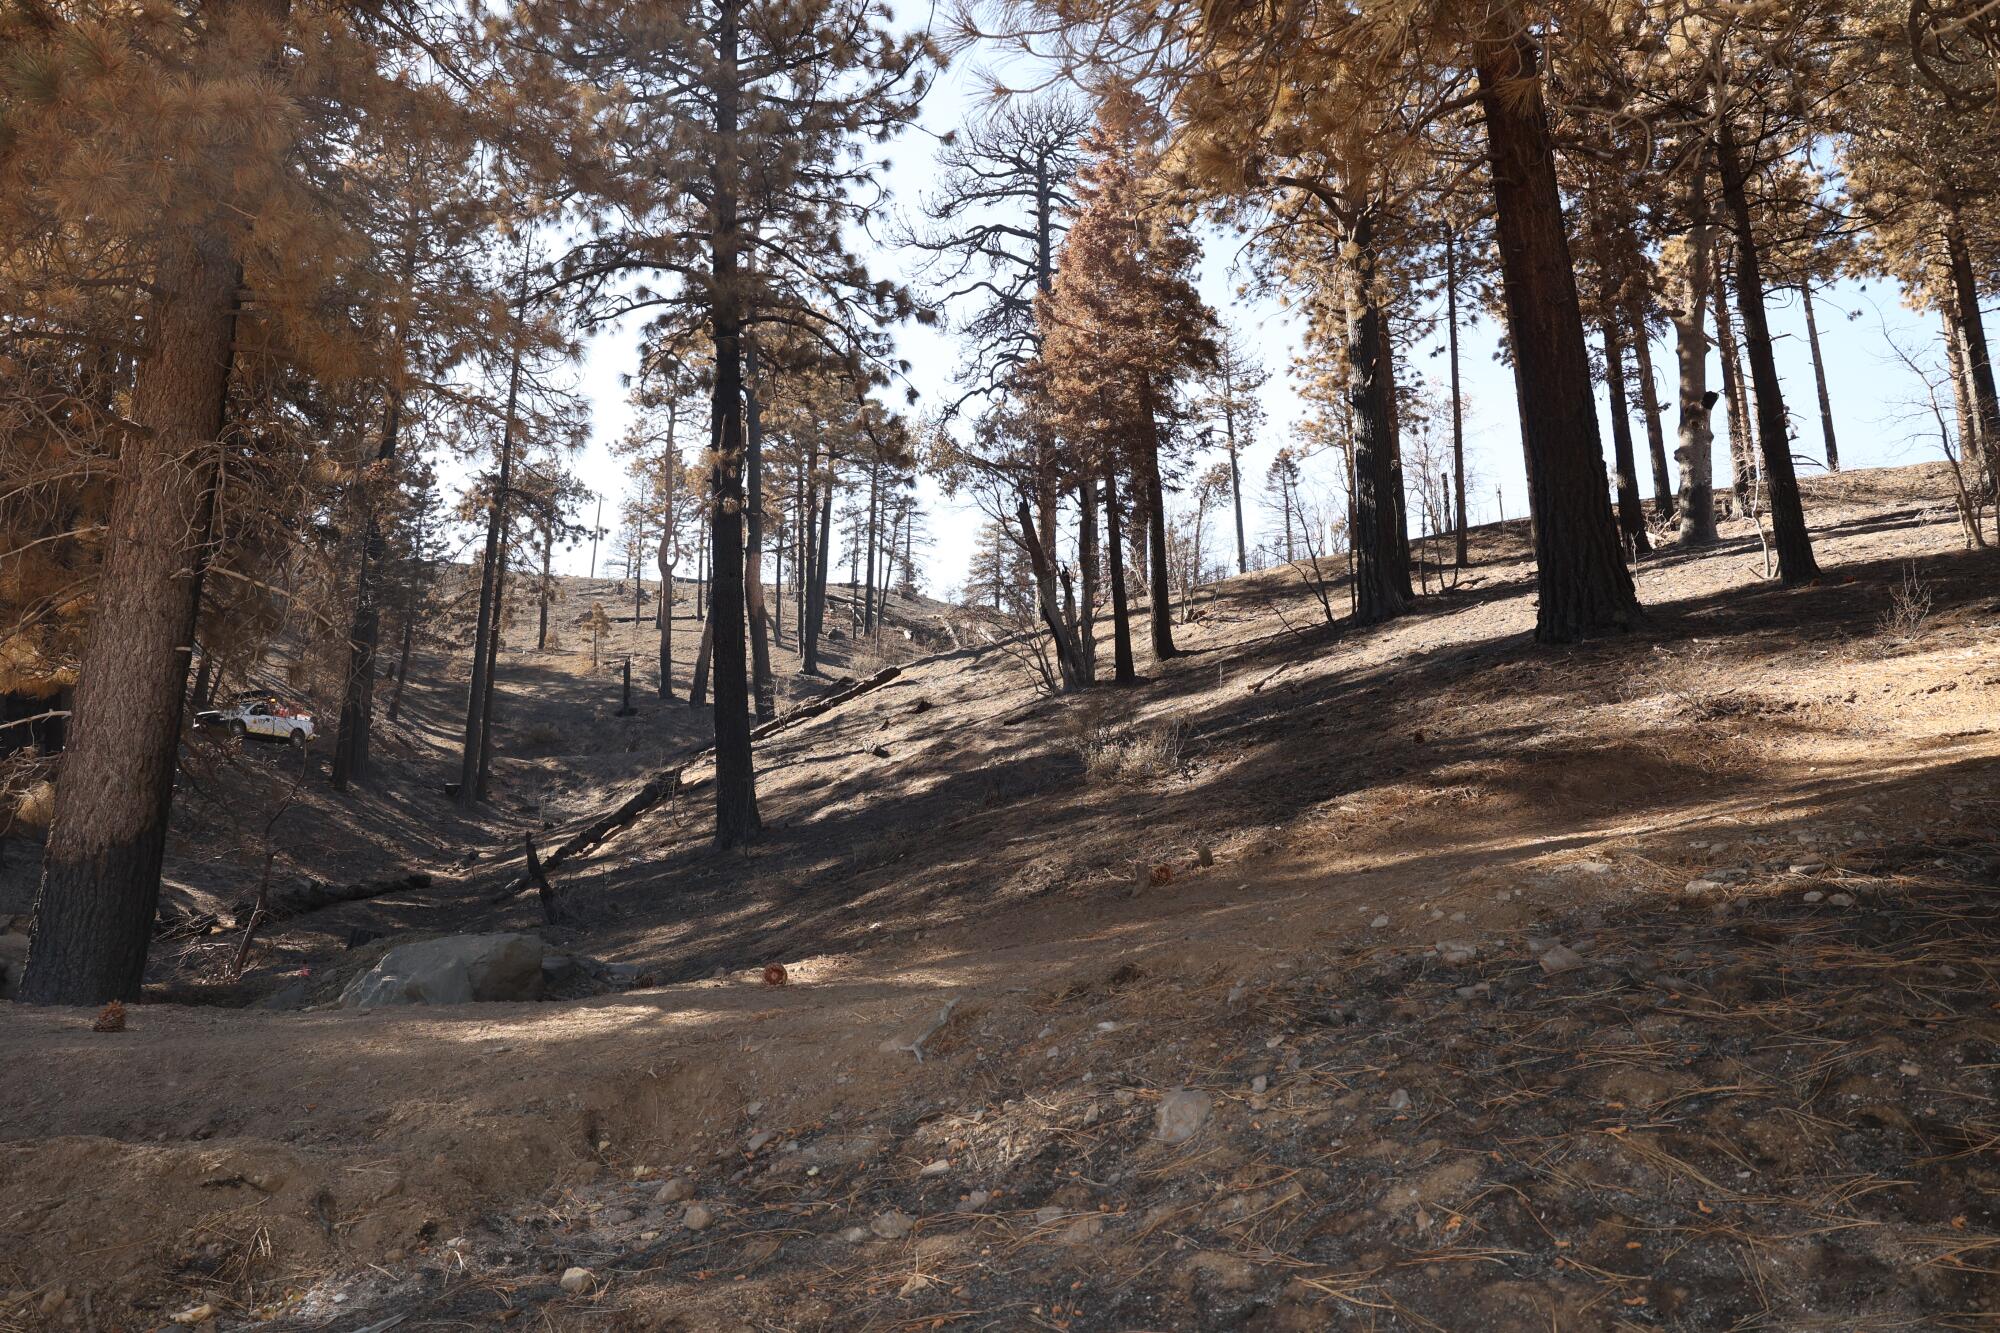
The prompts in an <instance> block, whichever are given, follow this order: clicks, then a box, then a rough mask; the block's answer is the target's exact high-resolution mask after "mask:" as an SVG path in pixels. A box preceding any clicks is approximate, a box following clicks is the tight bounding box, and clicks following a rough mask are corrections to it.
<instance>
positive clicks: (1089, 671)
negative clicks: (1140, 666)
mask: <svg viewBox="0 0 2000 1333" xmlns="http://www.w3.org/2000/svg"><path fill="white" fill-rule="evenodd" d="M1076 563H1077V575H1078V578H1077V581H1078V582H1079V583H1080V584H1082V585H1083V586H1082V587H1081V588H1080V589H1078V596H1077V615H1076V637H1077V647H1078V650H1079V651H1080V652H1081V653H1082V655H1083V683H1084V684H1086V685H1095V684H1096V683H1097V579H1098V574H1099V570H1098V545H1097V479H1096V478H1095V477H1085V478H1084V479H1083V482H1082V484H1080V485H1079V486H1078V487H1077V517H1076Z"/></svg>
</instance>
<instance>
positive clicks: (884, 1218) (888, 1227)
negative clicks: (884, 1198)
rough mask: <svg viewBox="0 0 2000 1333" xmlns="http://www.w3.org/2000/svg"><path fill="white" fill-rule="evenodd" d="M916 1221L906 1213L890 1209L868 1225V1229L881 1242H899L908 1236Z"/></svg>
mask: <svg viewBox="0 0 2000 1333" xmlns="http://www.w3.org/2000/svg"><path fill="white" fill-rule="evenodd" d="M915 1225H916V1220H915V1219H914V1218H912V1217H911V1216H910V1215H909V1214H908V1213H905V1212H901V1211H899V1210H897V1209H894V1208H891V1209H890V1210H889V1211H888V1212H886V1213H883V1214H882V1215H881V1216H879V1217H877V1218H876V1219H875V1220H874V1221H873V1222H870V1223H869V1224H868V1229H869V1230H870V1231H872V1232H874V1233H875V1234H876V1235H878V1236H880V1237H881V1238H882V1239H883V1240H901V1239H902V1238H903V1237H905V1236H907V1235H909V1234H910V1228H911V1227H913V1226H915Z"/></svg>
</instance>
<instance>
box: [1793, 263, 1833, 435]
mask: <svg viewBox="0 0 2000 1333" xmlns="http://www.w3.org/2000/svg"><path fill="white" fill-rule="evenodd" d="M1799 304H1801V305H1802V306H1804V307H1805V312H1806V346H1807V347H1808V348H1809V349H1810V350H1811V352H1812V367H1813V387H1814V388H1815V389H1817V390H1818V391H1819V433H1820V438H1821V439H1822V440H1824V441H1825V442H1826V470H1827V471H1828V472H1838V471H1840V442H1839V441H1838V440H1836V439H1835V438H1834V434H1833V399H1832V398H1831V397H1829V396H1828V395H1827V391H1826V361H1825V360H1824V359H1823V358H1822V357H1821V356H1820V350H1819V320H1818V319H1816V318H1814V316H1813V299H1812V284H1811V283H1810V282H1802V283H1800V284H1799Z"/></svg>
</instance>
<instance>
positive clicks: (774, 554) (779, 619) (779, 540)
mask: <svg viewBox="0 0 2000 1333" xmlns="http://www.w3.org/2000/svg"><path fill="white" fill-rule="evenodd" d="M778 520H779V521H778V531H777V533H776V534H775V536H774V538H773V540H772V542H771V646H772V647H773V648H782V647H784V646H785V545H786V542H787V541H788V539H789V537H790V534H789V533H787V532H786V531H785V525H784V502H783V501H780V502H779V506H778Z"/></svg>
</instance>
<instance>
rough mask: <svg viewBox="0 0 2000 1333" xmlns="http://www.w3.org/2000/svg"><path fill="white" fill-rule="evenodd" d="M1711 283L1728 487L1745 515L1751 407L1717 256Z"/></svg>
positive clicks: (1751, 465)
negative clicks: (1725, 425)
mask: <svg viewBox="0 0 2000 1333" xmlns="http://www.w3.org/2000/svg"><path fill="white" fill-rule="evenodd" d="M1714 283H1715V290H1714V292H1713V293H1712V298H1713V300H1714V302H1715V345H1716V348H1717V351H1718V354H1719V356H1720V358H1721V361H1722V401H1723V414H1724V416H1726V417H1727V418H1728V421H1729V487H1730V489H1731V490H1732V491H1734V492H1735V493H1736V512H1738V513H1739V514H1747V513H1749V512H1750V485H1751V482H1752V480H1753V479H1754V478H1755V476H1756V464H1755V462H1754V460H1753V459H1752V458H1751V456H1750V454H1751V449H1750V409H1749V403H1748V401H1747V400H1746V399H1745V398H1744V396H1743V358H1742V357H1741V356H1740V355H1739V354H1738V352H1737V349H1736V320H1735V317H1734V316H1732V315H1731V314H1730V313H1729V293H1728V290H1727V288H1726V285H1725V283H1724V281H1723V276H1722V264H1721V263H1720V262H1719V257H1718V262H1717V263H1716V265H1715V275H1714Z"/></svg>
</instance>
